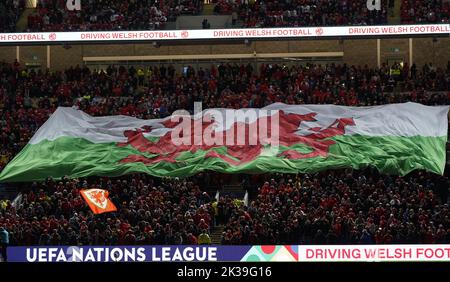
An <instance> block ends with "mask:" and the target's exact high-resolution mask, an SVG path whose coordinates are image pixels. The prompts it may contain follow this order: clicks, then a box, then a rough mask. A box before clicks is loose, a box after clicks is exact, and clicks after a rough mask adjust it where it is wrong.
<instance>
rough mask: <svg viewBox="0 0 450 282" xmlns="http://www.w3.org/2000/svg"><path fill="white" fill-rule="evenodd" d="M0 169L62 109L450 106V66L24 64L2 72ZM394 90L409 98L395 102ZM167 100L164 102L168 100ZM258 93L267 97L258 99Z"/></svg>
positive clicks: (162, 112) (156, 111) (148, 113)
mask: <svg viewBox="0 0 450 282" xmlns="http://www.w3.org/2000/svg"><path fill="white" fill-rule="evenodd" d="M0 81H1V86H0V115H1V121H0V122H1V124H2V128H4V130H3V132H2V134H1V137H0V142H1V144H2V147H1V154H0V169H2V168H3V167H4V166H5V165H6V163H7V162H8V161H9V160H10V159H11V158H12V157H13V156H14V155H15V154H16V153H18V152H19V151H20V150H21V149H22V148H23V146H24V145H25V144H26V143H27V142H28V140H29V139H30V138H31V136H32V135H33V133H34V132H35V131H36V130H37V129H38V128H39V127H40V126H41V125H42V124H43V122H45V120H46V119H47V118H48V116H49V115H50V114H51V113H52V112H53V111H54V110H55V109H56V108H57V107H58V106H76V107H78V108H80V109H82V110H83V111H85V112H87V113H89V114H91V115H95V116H98V115H116V114H123V115H131V116H136V117H139V118H145V119H149V118H156V117H165V116H167V115H169V114H171V113H172V112H173V111H175V110H177V109H180V108H183V109H187V110H193V102H194V101H202V102H203V103H204V107H205V108H214V107H227V108H241V107H256V108H260V107H264V106H266V105H269V104H271V103H274V102H283V103H286V104H313V103H316V104H338V105H348V106H369V105H380V104H388V103H399V102H407V101H414V102H420V103H423V104H426V105H446V104H449V103H450V64H449V65H448V67H447V69H440V68H435V67H434V66H433V65H432V64H431V63H430V64H426V65H424V66H423V67H422V68H418V67H417V66H415V65H413V66H411V67H409V66H407V65H404V66H403V68H402V71H401V72H400V75H398V74H397V73H395V72H392V68H391V67H389V66H387V65H383V66H382V67H381V68H380V69H371V68H368V67H367V66H348V65H345V64H343V65H334V64H330V65H319V64H307V65H294V66H292V67H290V68H289V67H286V66H283V65H262V66H261V68H260V69H259V70H256V69H254V67H252V65H251V64H247V65H245V64H243V65H238V64H221V65H219V66H218V67H215V66H212V67H211V68H209V69H202V68H199V69H197V70H195V69H194V68H193V67H190V68H188V71H187V72H186V73H185V74H184V75H181V74H180V73H177V72H176V71H175V69H174V67H173V66H168V67H166V66H163V65H161V66H159V67H158V66H154V67H149V68H146V69H144V68H139V67H137V68H134V67H130V68H126V67H124V66H110V67H108V68H107V69H106V70H101V71H99V70H90V69H89V68H87V67H85V66H84V67H80V66H76V67H71V68H69V69H66V70H65V71H64V72H49V71H48V72H43V71H37V72H36V71H35V70H33V69H31V70H26V69H25V68H23V67H21V66H20V64H19V63H17V62H16V63H13V64H2V65H0ZM394 88H396V89H397V91H399V92H401V94H398V95H394V94H393V93H392V91H393V90H394ZM163 93H164V94H163ZM256 93H259V95H257V94H256Z"/></svg>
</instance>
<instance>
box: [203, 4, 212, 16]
mask: <svg viewBox="0 0 450 282" xmlns="http://www.w3.org/2000/svg"><path fill="white" fill-rule="evenodd" d="M214 7H215V4H204V5H203V11H202V13H201V14H202V16H208V15H214Z"/></svg>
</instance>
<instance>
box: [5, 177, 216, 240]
mask: <svg viewBox="0 0 450 282" xmlns="http://www.w3.org/2000/svg"><path fill="white" fill-rule="evenodd" d="M92 187H102V188H104V189H107V190H108V191H109V192H110V196H109V198H110V199H111V201H113V202H114V204H115V205H116V207H117V209H118V210H117V212H113V213H107V214H100V215H94V214H93V213H92V212H91V211H90V210H89V208H88V206H87V205H86V204H85V202H84V200H83V199H82V197H81V196H80V192H79V191H80V190H82V189H89V188H92ZM213 218H214V210H213V208H212V206H211V199H210V197H209V195H208V194H207V193H206V192H202V191H201V190H200V187H199V185H198V181H197V180H196V179H194V178H192V179H157V178H153V177H150V176H147V175H142V174H137V175H131V176H128V177H121V178H120V179H109V178H97V179H95V180H92V179H90V180H89V181H88V180H86V179H82V180H78V179H68V178H64V179H62V180H61V181H54V180H53V179H51V178H49V179H48V180H47V181H45V182H42V183H33V184H30V185H28V186H27V188H26V189H25V190H23V194H22V201H21V202H20V204H19V206H17V207H13V206H12V205H7V206H6V207H5V208H4V209H2V211H1V214H0V226H2V227H3V228H5V229H6V230H7V231H8V233H9V244H10V245H72V246H73V245H135V244H141V245H142V244H156V245H158V244H159V245H161V244H168V245H173V244H176V245H178V244H194V245H196V244H199V243H200V244H202V243H205V244H208V243H210V241H208V240H207V241H202V240H200V242H199V237H200V238H203V237H202V236H200V235H201V234H203V233H205V234H208V233H209V232H210V228H211V227H212V225H213V222H214V221H213ZM207 238H209V236H208V237H207Z"/></svg>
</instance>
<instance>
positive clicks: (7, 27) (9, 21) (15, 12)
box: [0, 0, 25, 32]
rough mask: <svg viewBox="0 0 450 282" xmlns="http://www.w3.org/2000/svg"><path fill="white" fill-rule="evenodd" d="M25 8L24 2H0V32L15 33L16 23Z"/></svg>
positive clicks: (14, 0)
mask: <svg viewBox="0 0 450 282" xmlns="http://www.w3.org/2000/svg"><path fill="white" fill-rule="evenodd" d="M24 8H25V0H7V1H1V2H0V32H15V31H16V23H17V21H18V20H19V17H20V15H21V13H22V11H23V9H24Z"/></svg>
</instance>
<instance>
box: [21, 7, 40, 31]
mask: <svg viewBox="0 0 450 282" xmlns="http://www.w3.org/2000/svg"><path fill="white" fill-rule="evenodd" d="M35 11H36V8H27V9H25V10H24V11H23V13H22V15H20V18H19V20H18V21H17V24H16V31H17V32H24V31H26V30H27V28H28V16H29V15H30V14H32V13H34V12H35Z"/></svg>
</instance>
